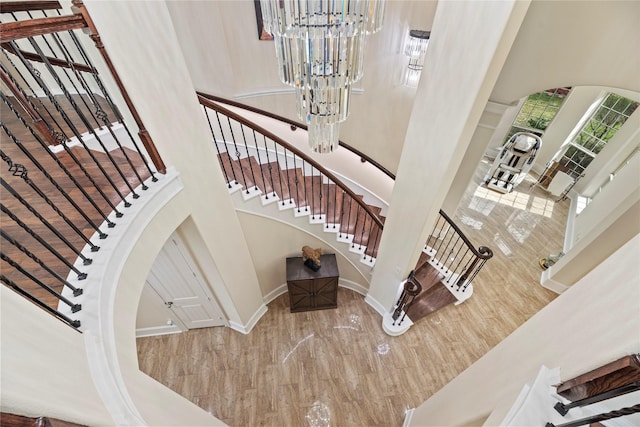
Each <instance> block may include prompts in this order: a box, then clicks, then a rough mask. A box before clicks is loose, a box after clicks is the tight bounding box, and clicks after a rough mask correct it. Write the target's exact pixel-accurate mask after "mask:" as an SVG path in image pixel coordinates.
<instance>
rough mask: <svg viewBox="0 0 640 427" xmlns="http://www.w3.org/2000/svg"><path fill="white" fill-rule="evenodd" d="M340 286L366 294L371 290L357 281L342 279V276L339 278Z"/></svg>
mask: <svg viewBox="0 0 640 427" xmlns="http://www.w3.org/2000/svg"><path fill="white" fill-rule="evenodd" d="M338 286H340V287H343V288H346V289H349V290H352V291H354V292H357V293H359V294H360V295H364V296H366V295H367V292H369V289H367V288H365V287H364V286H362V285H361V284H360V283H356V282H353V281H351V280H347V279H342V278H339V279H338Z"/></svg>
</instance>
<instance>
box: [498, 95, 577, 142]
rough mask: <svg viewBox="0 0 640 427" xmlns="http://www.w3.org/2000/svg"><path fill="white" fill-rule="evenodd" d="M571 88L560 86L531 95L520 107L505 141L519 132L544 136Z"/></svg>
mask: <svg viewBox="0 0 640 427" xmlns="http://www.w3.org/2000/svg"><path fill="white" fill-rule="evenodd" d="M570 90H571V88H570V87H558V88H554V89H547V90H545V91H542V92H538V93H534V94H532V95H529V96H528V97H527V100H526V101H525V102H524V104H522V107H520V111H519V112H518V115H517V116H516V118H515V120H514V121H513V124H512V125H511V130H510V131H509V133H508V134H507V136H506V138H505V142H506V141H508V140H509V138H511V136H513V135H514V134H515V133H517V132H531V133H533V134H536V135H538V136H542V134H543V133H544V131H545V129H547V127H548V126H549V123H551V121H552V120H553V118H554V117H555V116H556V113H557V112H558V110H559V109H560V106H561V105H562V103H563V102H564V99H565V97H566V96H567V95H568V94H569V91H570Z"/></svg>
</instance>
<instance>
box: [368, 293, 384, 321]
mask: <svg viewBox="0 0 640 427" xmlns="http://www.w3.org/2000/svg"><path fill="white" fill-rule="evenodd" d="M364 302H366V303H367V304H369V305H370V306H371V307H372V308H373V309H374V310H375V311H376V312H377V313H378V314H379V315H380V316H384V314H385V313H386V312H387V310H386V309H385V308H384V305H382V304H380V302H379V301H378V300H376V299H375V298H373V297H372V296H371V295H370V294H367V295H366V296H365V297H364Z"/></svg>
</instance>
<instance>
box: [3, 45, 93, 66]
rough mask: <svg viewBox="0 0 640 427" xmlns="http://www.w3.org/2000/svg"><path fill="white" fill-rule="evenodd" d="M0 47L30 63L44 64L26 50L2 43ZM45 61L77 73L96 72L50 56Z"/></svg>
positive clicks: (36, 55) (37, 56)
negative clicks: (74, 70)
mask: <svg viewBox="0 0 640 427" xmlns="http://www.w3.org/2000/svg"><path fill="white" fill-rule="evenodd" d="M0 46H2V48H4V49H6V50H7V52H11V53H13V54H15V55H18V54H20V55H22V56H23V57H24V58H25V59H28V60H30V61H36V62H43V63H44V62H45V61H44V60H43V59H42V58H41V57H40V55H38V54H35V53H33V52H27V51H26V50H22V49H14V47H13V46H12V45H11V43H5V42H2V43H0ZM45 58H46V60H47V61H48V62H49V64H51V65H56V66H58V67H64V68H71V69H76V70H78V71H86V72H88V73H92V72H94V71H95V72H96V73H97V71H96V70H94V69H93V68H91V67H89V66H87V65H85V64H78V63H75V62H71V63H69V62H67V61H64V60H62V59H59V58H52V57H50V56H45Z"/></svg>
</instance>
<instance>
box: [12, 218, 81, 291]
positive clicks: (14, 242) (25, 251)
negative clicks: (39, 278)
mask: <svg viewBox="0 0 640 427" xmlns="http://www.w3.org/2000/svg"><path fill="white" fill-rule="evenodd" d="M0 235H1V236H2V237H3V238H4V239H5V240H6V241H7V242H9V243H11V244H12V245H13V246H15V247H16V248H17V249H18V250H20V252H22V253H23V254H25V255H26V256H28V257H29V258H31V259H32V260H33V261H35V262H36V263H37V264H38V265H39V266H40V267H42V268H44V269H45V270H46V271H47V273H49V274H51V275H52V276H53V277H55V278H56V279H58V281H60V283H62V284H63V285H64V286H66V287H68V288H69V289H71V290H72V291H73V296H74V297H77V296H79V295H82V289H80V288H76V287H75V286H73V285H72V284H71V283H69V282H68V281H67V280H66V279H65V278H64V277H62V276H61V275H59V274H58V273H56V271H55V270H53V269H52V268H51V267H49V266H48V265H47V264H45V263H44V261H42V260H41V259H40V258H38V257H37V256H36V255H35V254H34V253H33V252H31V251H30V250H29V249H27V248H26V247H24V246H23V245H22V244H20V242H18V241H17V240H16V239H14V238H13V237H11V236H10V235H9V234H8V233H6V232H4V230H0ZM84 278H85V277H83V279H84Z"/></svg>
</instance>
